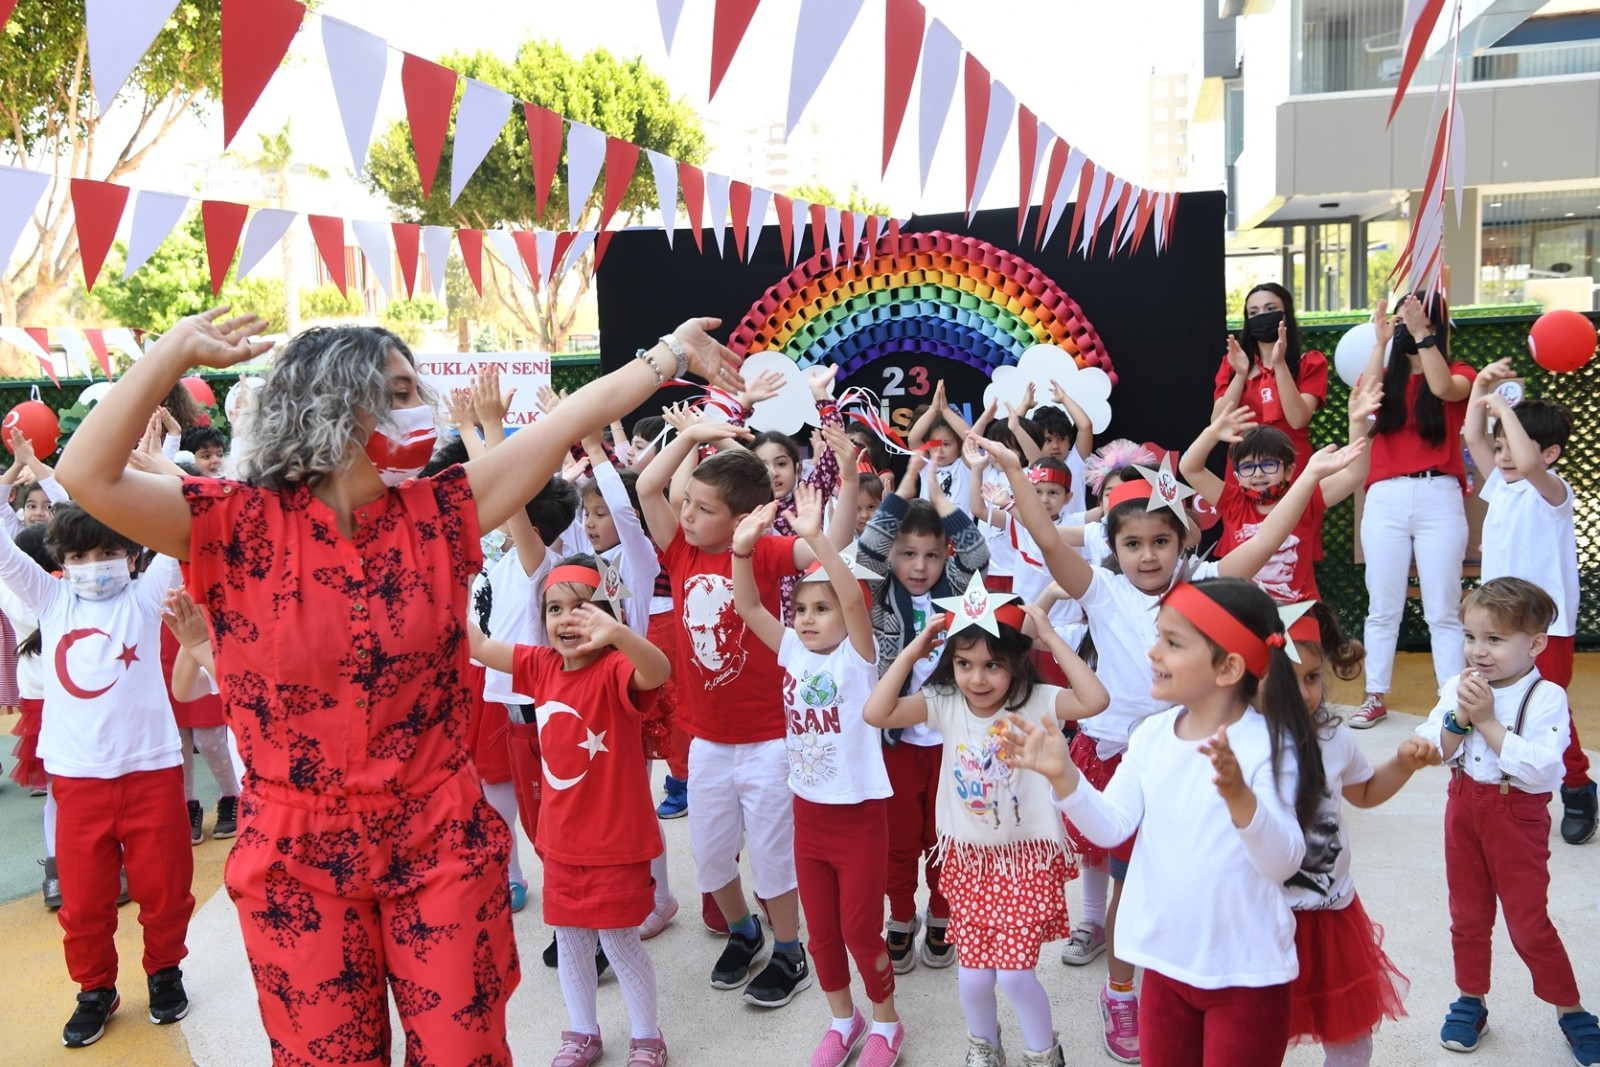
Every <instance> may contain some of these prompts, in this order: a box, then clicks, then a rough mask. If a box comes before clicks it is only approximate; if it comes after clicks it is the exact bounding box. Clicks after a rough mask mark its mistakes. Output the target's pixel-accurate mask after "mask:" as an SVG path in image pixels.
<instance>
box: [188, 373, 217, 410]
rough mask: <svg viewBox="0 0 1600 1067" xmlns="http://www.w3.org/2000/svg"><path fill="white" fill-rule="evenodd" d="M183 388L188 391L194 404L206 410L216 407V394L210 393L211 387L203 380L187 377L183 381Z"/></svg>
mask: <svg viewBox="0 0 1600 1067" xmlns="http://www.w3.org/2000/svg"><path fill="white" fill-rule="evenodd" d="M183 387H184V388H185V389H187V390H189V395H190V396H192V397H194V399H195V402H196V403H198V404H201V405H204V406H205V407H208V408H214V407H216V406H217V394H216V393H213V392H212V391H211V385H210V383H208V382H207V381H206V380H205V379H204V378H195V377H189V378H185V379H183Z"/></svg>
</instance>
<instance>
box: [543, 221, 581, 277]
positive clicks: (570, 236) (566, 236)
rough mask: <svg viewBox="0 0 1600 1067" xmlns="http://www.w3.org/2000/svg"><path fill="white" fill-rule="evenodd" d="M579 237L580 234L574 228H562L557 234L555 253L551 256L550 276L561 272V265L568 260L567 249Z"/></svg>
mask: <svg viewBox="0 0 1600 1067" xmlns="http://www.w3.org/2000/svg"><path fill="white" fill-rule="evenodd" d="M577 239H578V234H577V232H576V231H574V230H562V231H561V232H560V233H558V234H556V244H555V254H554V255H552V256H551V257H550V277H552V278H554V277H555V276H556V275H557V274H560V273H561V265H562V264H563V263H565V262H566V260H567V250H568V249H570V248H571V247H572V242H573V241H576V240H577Z"/></svg>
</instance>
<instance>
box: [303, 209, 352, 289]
mask: <svg viewBox="0 0 1600 1067" xmlns="http://www.w3.org/2000/svg"><path fill="white" fill-rule="evenodd" d="M306 225H308V226H310V227H311V237H312V239H313V240H314V241H315V242H316V245H317V254H318V255H320V256H321V257H322V265H323V266H324V267H326V268H328V277H330V278H332V279H333V284H334V285H337V286H338V287H339V292H340V293H342V294H344V295H346V296H348V295H349V292H348V291H347V289H346V286H345V273H344V219H339V218H334V217H333V216H331V215H307V216H306Z"/></svg>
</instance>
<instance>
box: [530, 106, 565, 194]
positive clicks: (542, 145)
mask: <svg viewBox="0 0 1600 1067" xmlns="http://www.w3.org/2000/svg"><path fill="white" fill-rule="evenodd" d="M522 114H523V117H524V118H526V119H527V121H528V153H529V155H530V156H531V157H532V162H533V205H534V210H535V217H536V218H541V219H542V218H544V208H545V205H546V204H548V203H549V202H550V184H551V183H552V182H553V181H555V177H556V167H557V165H558V164H560V162H561V116H560V115H558V114H556V113H555V112H554V111H551V110H550V109H549V108H543V107H540V106H539V105H538V104H528V103H524V104H523V105H522Z"/></svg>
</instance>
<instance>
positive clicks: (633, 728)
mask: <svg viewBox="0 0 1600 1067" xmlns="http://www.w3.org/2000/svg"><path fill="white" fill-rule="evenodd" d="M511 677H512V679H513V684H514V685H515V686H516V688H517V691H518V692H519V693H528V694H529V695H531V696H532V697H533V699H534V704H535V707H536V708H537V711H538V720H539V758H540V761H541V763H542V764H543V767H544V790H543V798H542V802H541V804H540V807H539V836H538V840H536V841H535V842H534V844H535V845H537V846H538V849H539V854H540V855H541V856H544V857H547V858H551V859H555V860H557V861H558V862H561V863H567V864H571V865H573V866H582V867H609V866H613V865H616V864H623V863H638V862H640V861H643V860H651V859H654V858H655V857H656V856H659V855H660V854H661V831H660V830H659V829H658V828H657V826H656V811H655V801H654V800H653V799H652V798H651V796H650V774H649V771H648V769H647V768H646V766H645V759H644V743H643V740H642V739H641V737H640V733H639V707H638V705H637V703H635V699H634V697H635V694H634V693H633V692H632V691H631V690H629V688H628V680H629V679H630V678H632V677H633V663H632V662H631V661H630V660H629V659H628V657H627V656H625V655H623V654H622V653H621V652H619V651H617V650H616V649H614V648H613V649H607V650H606V651H605V652H602V653H601V654H600V655H599V656H598V657H596V658H595V660H594V661H593V662H591V663H589V664H588V665H587V666H584V667H580V668H579V669H577V670H575V671H569V670H564V669H563V667H562V659H561V653H559V652H557V651H556V650H555V649H553V648H543V647H541V646H538V645H518V646H517V651H516V661H515V663H514V665H513V668H512V671H511Z"/></svg>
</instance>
